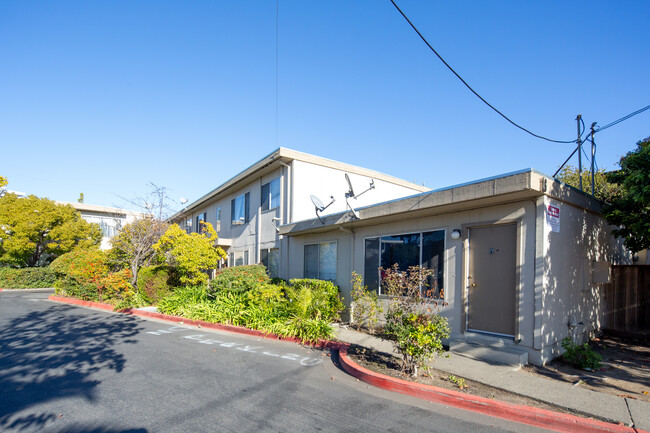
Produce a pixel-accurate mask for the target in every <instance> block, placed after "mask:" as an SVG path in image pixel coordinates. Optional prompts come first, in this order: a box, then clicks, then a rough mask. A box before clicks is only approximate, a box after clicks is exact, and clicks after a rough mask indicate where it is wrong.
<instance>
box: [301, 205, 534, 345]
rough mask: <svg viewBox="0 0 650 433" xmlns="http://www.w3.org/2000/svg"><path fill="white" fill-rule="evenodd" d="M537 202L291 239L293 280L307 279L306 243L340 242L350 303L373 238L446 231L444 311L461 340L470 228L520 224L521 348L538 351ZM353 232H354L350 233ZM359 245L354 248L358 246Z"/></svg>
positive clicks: (341, 278) (340, 273)
mask: <svg viewBox="0 0 650 433" xmlns="http://www.w3.org/2000/svg"><path fill="white" fill-rule="evenodd" d="M535 217H536V212H535V203H534V202H533V201H524V202H516V203H511V204H506V205H500V206H492V207H488V208H483V209H475V210H469V211H463V212H454V213H449V214H444V215H437V216H429V217H420V218H409V217H408V215H405V218H404V219H402V220H400V221H396V222H391V223H386V224H378V225H372V226H367V227H359V228H355V229H354V230H353V231H352V233H350V232H349V231H342V230H340V229H339V228H336V230H332V231H329V232H326V233H321V234H316V235H313V234H312V235H303V236H295V237H292V238H290V242H291V247H290V256H289V262H290V266H289V277H290V278H299V277H302V276H303V266H304V245H306V244H309V243H314V242H322V241H330V240H335V241H337V242H338V249H337V262H338V267H337V284H338V285H339V287H340V288H341V291H342V293H343V295H344V297H345V301H346V304H347V305H349V303H350V301H351V299H350V290H351V283H350V281H351V278H352V274H351V272H352V270H354V271H355V272H356V273H358V274H360V275H363V274H364V256H365V239H366V238H368V237H375V236H382V235H395V234H404V233H415V232H424V231H433V230H445V258H444V263H445V276H444V285H445V299H444V300H445V302H447V303H448V305H447V306H445V307H443V308H442V310H441V313H442V314H443V315H444V316H446V317H447V318H448V319H449V323H450V325H451V328H452V338H456V337H460V336H461V335H462V334H463V332H464V329H465V324H464V320H465V315H464V311H465V308H466V303H465V299H466V285H467V282H466V275H465V272H464V266H465V257H466V254H467V248H468V242H467V228H468V227H474V226H481V225H487V224H499V223H512V222H516V223H518V239H517V243H518V246H519V247H518V259H517V262H518V263H517V265H518V270H519V272H518V277H519V278H518V287H517V291H518V310H519V313H520V314H519V319H518V320H519V323H518V330H519V332H518V334H519V336H518V338H517V339H518V340H521V342H520V344H522V345H527V346H530V347H532V345H533V329H534V293H535V291H534V284H535V265H534V261H535V248H534V245H535V242H534V240H535V224H536V218H535ZM454 229H461V230H462V233H463V236H462V237H461V239H458V240H453V239H451V237H450V235H451V231H452V230H454ZM345 230H348V229H345ZM352 246H353V248H352Z"/></svg>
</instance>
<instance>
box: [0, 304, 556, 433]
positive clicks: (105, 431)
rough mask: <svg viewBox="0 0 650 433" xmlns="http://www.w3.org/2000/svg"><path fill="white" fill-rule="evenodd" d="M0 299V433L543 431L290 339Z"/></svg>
mask: <svg viewBox="0 0 650 433" xmlns="http://www.w3.org/2000/svg"><path fill="white" fill-rule="evenodd" d="M47 296H48V294H47V293H34V292H11V291H4V292H0V347H1V350H0V430H2V431H16V432H32V431H53V432H96V433H100V432H101V433H113V432H114V433H117V432H134V433H135V432H137V433H141V432H189V431H191V432H204V431H205V432H213V431H216V432H219V431H282V432H285V431H320V430H327V431H335V432H339V431H340V432H344V431H400V432H402V431H434V432H448V431H471V432H503V431H512V432H515V431H517V432H519V431H531V432H539V431H543V430H541V429H538V428H534V427H530V426H526V425H522V424H518V423H515V422H511V421H506V420H501V419H497V418H494V417H490V416H486V415H481V414H476V413H472V412H467V411H464V410H460V409H457V408H453V407H449V406H445V405H440V404H434V403H431V402H427V401H423V400H420V399H417V398H413V397H409V396H404V395H400V394H396V393H392V392H389V391H385V390H382V389H378V388H375V387H373V386H370V385H367V384H365V383H363V382H360V381H357V380H356V379H354V378H353V377H351V376H349V375H347V374H346V373H344V372H343V371H341V370H340V369H339V368H338V367H337V365H336V363H335V362H333V361H332V359H331V358H330V357H329V351H319V350H314V349H311V348H308V347H304V346H300V345H298V344H295V343H291V342H285V341H276V340H267V339H263V338H259V337H253V336H246V335H237V334H232V333H228V332H223V331H216V330H211V329H205V328H199V327H196V326H187V325H185V324H181V323H170V322H162V321H155V320H151V319H143V318H139V317H134V316H130V315H125V314H118V313H112V312H105V311H98V310H94V309H89V308H83V307H78V306H71V305H65V304H59V303H54V302H51V301H49V300H48V299H47Z"/></svg>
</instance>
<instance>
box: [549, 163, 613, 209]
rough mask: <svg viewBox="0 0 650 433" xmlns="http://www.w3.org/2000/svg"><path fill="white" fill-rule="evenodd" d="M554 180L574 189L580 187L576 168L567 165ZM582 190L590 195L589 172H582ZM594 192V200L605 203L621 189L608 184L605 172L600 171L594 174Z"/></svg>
mask: <svg viewBox="0 0 650 433" xmlns="http://www.w3.org/2000/svg"><path fill="white" fill-rule="evenodd" d="M556 179H557V180H560V181H562V182H564V183H566V184H567V185H571V186H572V187H574V188H579V187H580V177H579V176H578V168H577V167H573V166H571V165H567V166H566V167H564V168H563V169H562V170H560V172H559V173H558V175H557V176H556ZM582 189H583V190H584V191H585V192H587V193H591V172H590V171H589V170H583V171H582ZM594 190H595V194H594V195H595V196H596V198H598V199H599V200H602V201H605V202H607V201H610V200H612V198H613V197H614V196H616V195H617V194H619V192H620V190H621V188H620V186H619V185H617V184H615V183H611V182H609V181H608V180H607V174H606V173H605V170H604V169H600V170H596V173H595V174H594Z"/></svg>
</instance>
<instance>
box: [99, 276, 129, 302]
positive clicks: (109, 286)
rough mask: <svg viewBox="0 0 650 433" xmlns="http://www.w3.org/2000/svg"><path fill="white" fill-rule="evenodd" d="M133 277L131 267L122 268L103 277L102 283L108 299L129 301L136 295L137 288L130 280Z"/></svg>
mask: <svg viewBox="0 0 650 433" xmlns="http://www.w3.org/2000/svg"><path fill="white" fill-rule="evenodd" d="M131 278H133V274H132V273H131V269H122V270H121V271H118V272H112V273H110V274H108V275H107V276H105V277H104V278H102V280H101V281H100V284H101V286H102V288H103V294H104V297H105V299H107V300H117V301H119V302H125V301H129V300H131V299H132V298H133V296H135V290H133V286H132V285H131V283H130V282H129V281H131Z"/></svg>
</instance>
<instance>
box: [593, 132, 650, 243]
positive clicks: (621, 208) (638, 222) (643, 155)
mask: <svg viewBox="0 0 650 433" xmlns="http://www.w3.org/2000/svg"><path fill="white" fill-rule="evenodd" d="M619 164H620V166H621V169H620V170H618V171H615V172H612V173H609V174H608V176H607V180H608V181H609V182H612V183H614V184H616V185H618V186H619V187H620V188H621V193H620V194H619V195H617V196H615V197H614V198H613V199H612V201H611V203H609V204H606V205H605V207H604V209H603V215H604V216H605V218H606V219H607V222H608V223H610V224H612V225H615V226H617V227H618V228H617V229H615V230H614V231H613V233H614V235H616V236H620V237H622V238H624V239H625V246H626V247H627V248H629V249H630V250H632V251H633V252H637V251H641V250H645V249H648V248H650V137H648V138H646V139H644V140H641V141H639V142H638V143H637V144H636V149H635V150H634V151H630V152H628V153H627V154H626V155H625V156H624V157H623V158H621V161H620V163H619Z"/></svg>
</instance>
